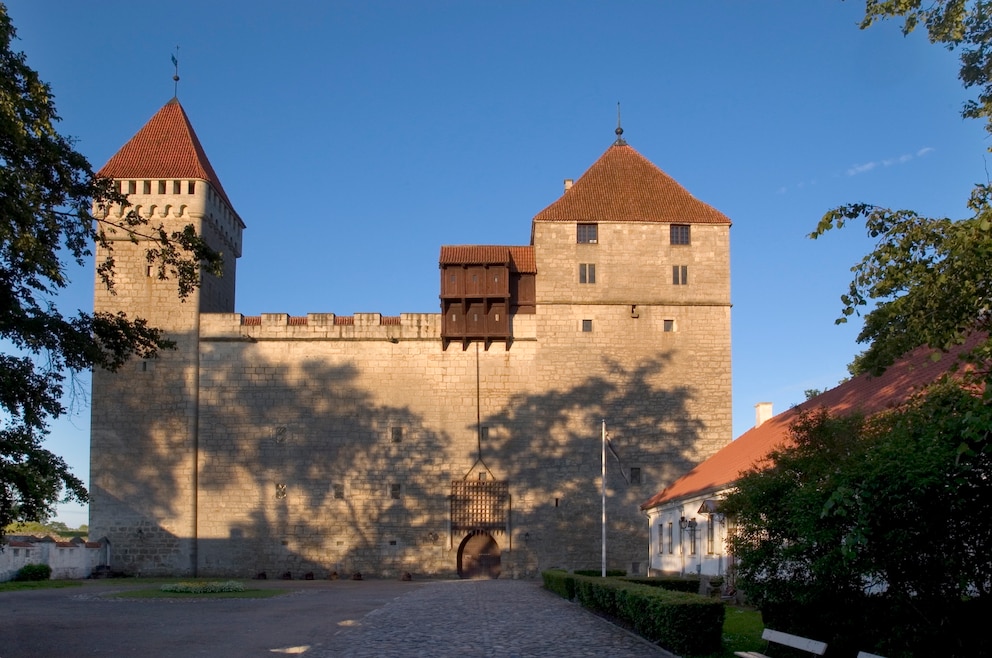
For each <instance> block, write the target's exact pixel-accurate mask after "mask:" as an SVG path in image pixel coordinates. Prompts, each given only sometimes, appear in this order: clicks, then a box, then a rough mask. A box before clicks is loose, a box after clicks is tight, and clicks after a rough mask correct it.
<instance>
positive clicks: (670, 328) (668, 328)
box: [665, 320, 675, 333]
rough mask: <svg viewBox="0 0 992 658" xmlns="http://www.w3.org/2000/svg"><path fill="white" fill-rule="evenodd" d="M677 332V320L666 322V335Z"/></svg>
mask: <svg viewBox="0 0 992 658" xmlns="http://www.w3.org/2000/svg"><path fill="white" fill-rule="evenodd" d="M673 331H675V320H665V333H671V332H673Z"/></svg>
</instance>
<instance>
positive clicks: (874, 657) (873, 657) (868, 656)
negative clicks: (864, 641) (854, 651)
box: [858, 651, 885, 658]
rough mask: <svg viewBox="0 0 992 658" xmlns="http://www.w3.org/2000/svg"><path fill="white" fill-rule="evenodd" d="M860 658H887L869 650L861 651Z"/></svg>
mask: <svg viewBox="0 0 992 658" xmlns="http://www.w3.org/2000/svg"><path fill="white" fill-rule="evenodd" d="M858 658H885V656H879V655H878V654H877V653H868V652H867V651H859V652H858Z"/></svg>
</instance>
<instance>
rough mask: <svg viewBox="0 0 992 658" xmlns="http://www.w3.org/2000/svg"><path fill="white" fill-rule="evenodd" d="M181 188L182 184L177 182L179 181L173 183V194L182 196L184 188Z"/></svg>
mask: <svg viewBox="0 0 992 658" xmlns="http://www.w3.org/2000/svg"><path fill="white" fill-rule="evenodd" d="M180 186H181V183H180V182H179V181H177V180H174V181H172V193H173V194H181V193H182V188H181V187H180Z"/></svg>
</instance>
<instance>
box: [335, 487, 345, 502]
mask: <svg viewBox="0 0 992 658" xmlns="http://www.w3.org/2000/svg"><path fill="white" fill-rule="evenodd" d="M334 499H335V500H344V485H343V484H335V485H334Z"/></svg>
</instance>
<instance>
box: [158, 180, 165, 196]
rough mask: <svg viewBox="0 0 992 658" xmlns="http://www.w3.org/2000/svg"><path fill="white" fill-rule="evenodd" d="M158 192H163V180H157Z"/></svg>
mask: <svg viewBox="0 0 992 658" xmlns="http://www.w3.org/2000/svg"><path fill="white" fill-rule="evenodd" d="M158 193H159V194H165V181H164V180H160V181H159V182H158Z"/></svg>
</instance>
